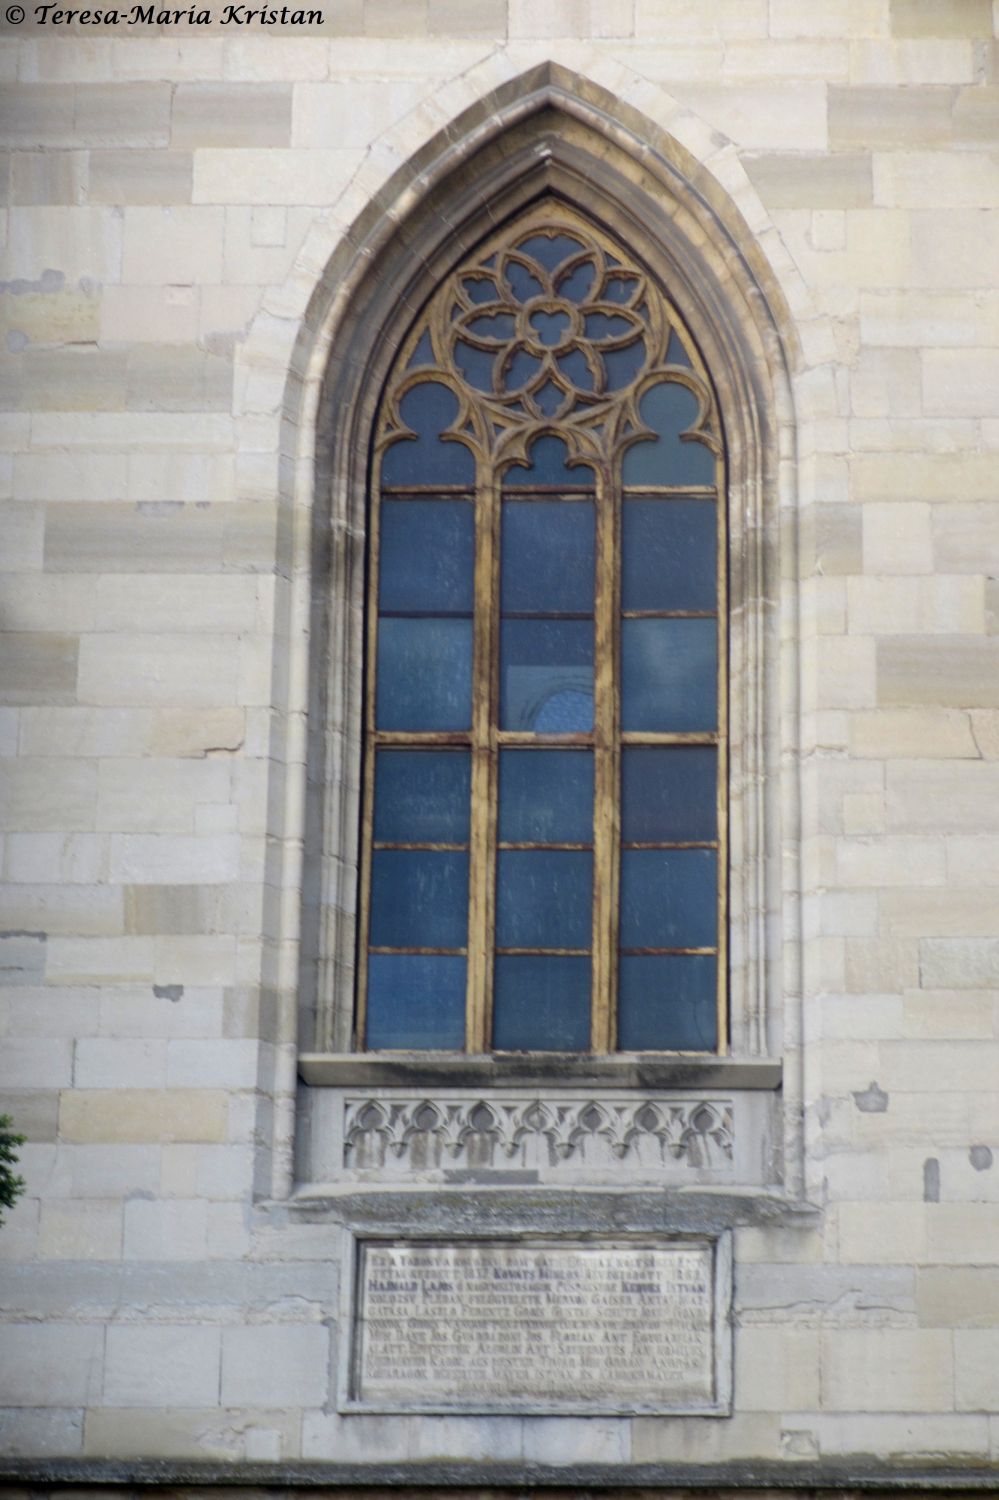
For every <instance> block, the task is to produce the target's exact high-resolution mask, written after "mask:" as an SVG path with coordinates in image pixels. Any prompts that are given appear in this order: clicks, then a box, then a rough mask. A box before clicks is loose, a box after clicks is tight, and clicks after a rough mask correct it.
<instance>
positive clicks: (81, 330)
mask: <svg viewBox="0 0 999 1500" xmlns="http://www.w3.org/2000/svg"><path fill="white" fill-rule="evenodd" d="M99 312H101V305H99V302H98V299H96V297H95V296H93V293H92V291H51V293H49V291H42V293H24V291H20V293H13V294H10V293H3V294H0V336H3V341H5V344H6V347H7V348H12V350H15V348H24V345H26V344H92V342H95V339H96V336H98V323H99Z"/></svg>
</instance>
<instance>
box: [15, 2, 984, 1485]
mask: <svg viewBox="0 0 999 1500" xmlns="http://www.w3.org/2000/svg"><path fill="white" fill-rule="evenodd" d="M221 15H222V7H221V6H218V5H216V6H215V14H214V17H213V19H212V21H211V24H207V25H203V26H201V25H193V24H191V23H190V22H189V21H187V20H184V19H181V20H179V21H177V22H174V23H172V24H169V25H167V24H159V25H157V24H155V23H153V24H146V23H138V24H128V22H127V21H126V20H122V21H120V22H119V24H117V25H104V24H101V25H96V24H93V25H91V24H80V23H79V22H78V21H77V22H72V23H64V24H57V23H56V22H54V21H53V20H51V19H47V20H45V21H44V22H41V21H40V20H39V19H38V17H37V16H36V15H33V14H32V13H31V12H30V10H29V15H28V17H27V19H26V20H25V21H24V22H23V23H22V24H18V25H14V24H11V23H10V22H9V21H8V22H7V23H6V25H5V27H4V29H3V32H2V41H0V77H2V80H3V83H2V92H0V126H2V134H3V142H2V146H3V151H4V155H3V156H2V158H0V170H2V178H3V184H4V189H5V194H6V203H7V207H6V209H5V211H4V214H3V219H2V232H3V236H4V238H3V266H4V269H3V273H2V286H0V318H2V323H3V334H4V339H3V345H2V353H0V370H2V374H0V383H2V400H3V408H4V411H3V415H2V417H0V426H2V434H3V440H4V441H3V448H4V452H5V457H4V458H3V459H2V461H0V464H2V466H0V483H2V485H3V487H4V501H5V503H4V533H5V536H4V545H3V572H4V578H3V584H2V596H3V598H2V609H3V618H4V623H5V629H6V632H7V633H6V635H5V637H4V640H3V646H2V658H0V662H2V664H0V691H2V703H3V704H4V705H5V706H4V707H3V708H2V709H0V753H2V756H3V768H2V769H3V776H2V785H3V791H2V821H0V828H2V841H3V843H2V857H3V875H4V886H3V890H2V892H0V901H2V908H3V911H2V923H0V926H2V933H0V965H2V988H0V1039H2V1047H0V1090H2V1099H0V1109H6V1110H8V1111H10V1112H11V1113H12V1114H13V1115H14V1118H15V1122H16V1124H17V1126H18V1127H19V1128H20V1129H21V1130H23V1131H24V1132H25V1133H26V1134H27V1136H28V1137H29V1144H28V1145H27V1146H26V1147H25V1148H24V1151H23V1153H22V1157H23V1171H24V1173H25V1176H26V1178H27V1181H28V1191H27V1194H26V1195H25V1197H24V1199H23V1200H22V1201H21V1202H20V1203H19V1205H18V1206H17V1208H16V1210H15V1211H14V1212H13V1213H11V1215H10V1217H9V1222H8V1223H7V1224H6V1225H5V1226H4V1227H3V1229H2V1230H0V1260H2V1262H3V1266H2V1281H3V1287H4V1293H3V1296H2V1298H0V1301H2V1305H3V1308H4V1312H3V1320H4V1321H3V1323H2V1326H0V1407H2V1408H3V1411H2V1414H0V1448H2V1449H3V1450H4V1451H5V1452H8V1453H11V1454H19V1455H25V1456H28V1457H38V1456H44V1455H60V1456H67V1457H74V1456H75V1457H103V1456H109V1455H110V1456H125V1457H127V1456H134V1457H184V1458H191V1457H200V1458H221V1459H232V1460H240V1459H295V1458H300V1457H301V1458H306V1459H343V1460H347V1459H351V1460H353V1459H374V1458H380V1459H407V1458H409V1459H420V1458H426V1457H431V1456H435V1457H445V1458H455V1459H463V1458H472V1459H488V1458H494V1459H509V1460H521V1461H526V1460H531V1461H534V1460H537V1461H541V1462H549V1463H561V1462H568V1461H570V1460H579V1459H583V1460H593V1461H601V1462H608V1463H616V1464H626V1463H628V1462H631V1461H634V1462H643V1461H655V1460H664V1461H665V1460H667V1459H670V1460H676V1459H683V1460H688V1461H709V1460H726V1459H732V1460H736V1459H753V1460H757V1459H771V1460H775V1461H780V1460H784V1461H787V1462H788V1463H791V1462H800V1461H805V1460H809V1459H824V1458H828V1457H835V1456H837V1455H844V1454H864V1455H869V1456H874V1457H880V1458H885V1459H893V1460H894V1459H897V1458H899V1457H900V1456H901V1457H906V1456H908V1457H912V1456H915V1455H927V1454H932V1455H944V1456H947V1457H950V1458H953V1459H960V1460H965V1459H968V1458H969V1457H970V1458H973V1459H974V1460H976V1461H978V1462H983V1461H986V1460H988V1459H990V1458H992V1459H999V1418H996V1417H995V1416H994V1415H992V1414H993V1413H994V1412H995V1411H996V1410H997V1407H999V1164H997V1163H996V1162H995V1160H994V1157H995V1156H997V1155H999V1088H997V1079H999V1041H997V1023H999V1003H997V994H999V637H997V635H996V633H995V632H996V631H997V629H999V626H997V610H999V585H997V583H996V575H997V574H999V493H997V490H999V155H997V148H999V44H997V42H996V40H995V36H996V23H997V21H999V6H993V5H992V4H990V3H989V0H807V3H805V0H696V3H693V0H330V3H328V4H327V5H326V6H325V9H324V10H323V12H322V16H323V19H322V21H321V23H320V22H318V21H316V20H313V21H312V22H309V23H307V24H302V25H294V24H286V25H274V26H272V25H267V26H261V25H260V24H258V23H254V22H247V23H246V24H243V25H239V24H227V25H224V24H222V23H221ZM549 62H551V63H554V64H557V65H558V66H559V67H560V68H561V69H563V70H565V73H566V75H571V76H572V77H574V78H576V79H578V80H582V82H581V84H580V87H581V88H585V87H589V86H590V85H592V86H594V87H596V88H599V89H600V90H603V91H605V92H606V94H607V95H608V96H613V97H614V98H615V99H617V100H619V101H620V102H621V106H622V108H627V109H629V110H631V111H634V112H638V113H639V114H640V115H641V116H642V117H643V118H645V119H647V120H648V122H649V131H650V138H651V136H652V135H653V134H654V133H655V132H656V131H658V132H664V133H665V134H666V135H668V136H669V137H670V138H671V139H673V140H675V141H677V142H679V143H680V145H681V146H682V148H683V151H685V152H686V153H688V154H689V158H690V160H691V161H693V162H695V163H696V164H698V169H699V170H700V171H702V172H703V173H704V174H705V180H710V181H712V182H714V183H715V184H716V185H717V191H718V194H719V195H720V196H723V197H724V198H725V199H726V201H727V202H729V203H730V204H731V205H732V206H733V210H732V211H733V212H734V213H737V214H738V215H740V216H741V219H742V221H743V222H744V224H745V226H746V230H747V236H748V237H749V238H748V239H747V244H748V243H749V240H750V239H751V240H752V243H753V245H754V247H755V248H754V250H753V254H754V256H755V257H756V258H757V260H758V262H759V266H760V267H761V268H762V269H761V275H763V276H764V277H766V278H769V283H770V284H771V285H772V287H773V289H774V304H775V307H776V305H777V303H778V301H779V302H780V303H781V309H780V310H779V313H778V317H779V321H780V324H781V334H782V338H783V342H784V348H785V351H786V359H787V370H788V385H789V390H790V393H791V401H792V404H793V418H794V432H795V439H794V446H793V448H792V447H790V446H788V447H787V449H786V451H783V452H782V453H781V454H780V459H781V472H782V475H783V476H784V480H785V481H786V483H785V488H784V491H783V493H782V500H781V514H782V519H783V523H784V524H783V537H782V545H781V567H782V569H783V572H784V576H785V580H786V581H787V583H788V584H789V587H788V589H787V591H786V596H785V597H784V602H783V603H782V604H780V606H779V610H780V613H779V619H780V631H781V636H782V639H783V642H784V645H785V647H786V650H787V662H786V666H785V669H784V675H783V683H782V686H783V706H782V710H781V713H782V723H783V724H784V726H785V728H786V729H787V734H786V736H785V738H784V741H783V754H782V756H781V757H780V758H779V762H778V763H777V764H775V765H773V766H772V767H771V768H770V775H771V780H772V784H773V788H774V797H775V798H776V801H775V803H774V805H775V807H776V808H777V809H778V810H780V809H783V812H782V817H783V825H782V839H783V843H784V847H785V850H786V852H787V857H788V873H787V875H786V882H785V893H784V902H783V910H782V913H781V920H780V928H779V931H780V939H781V943H782V945H783V947H782V951H781V952H779V953H778V954H777V956H776V959H775V961H776V962H778V964H779V968H780V975H781V978H780V981H779V983H778V986H777V988H778V991H781V992H783V993H784V994H785V995H786V997H787V998H788V1000H789V1001H794V1002H795V1005H794V1006H792V1007H790V1008H789V1009H788V1012H787V1014H788V1017H789V1018H794V1019H793V1020H789V1022H788V1024H787V1026H786V1027H785V1029H784V1033H783V1037H782V1039H781V1040H782V1047H783V1056H784V1059H785V1067H786V1072H785V1080H786V1082H785V1094H786V1098H787V1101H788V1102H787V1117H788V1140H789V1142H790V1143H791V1147H790V1148H789V1153H788V1160H787V1168H786V1182H787V1191H788V1194H789V1196H790V1197H792V1198H793V1199H794V1200H795V1202H799V1203H801V1202H804V1203H807V1204H810V1205H812V1207H813V1208H814V1210H815V1212H814V1213H813V1214H812V1215H811V1216H810V1217H807V1216H806V1218H804V1219H803V1220H801V1219H799V1221H798V1222H796V1223H794V1224H787V1225H784V1226H777V1227H772V1228H767V1227H766V1226H761V1225H751V1224H750V1225H744V1226H743V1227H740V1228H738V1229H737V1230H736V1232H735V1267H736V1272H735V1275H736V1282H735V1318H736V1328H735V1414H734V1415H733V1416H732V1417H731V1418H724V1419H705V1418H662V1417H640V1418H634V1419H629V1418H626V1417H614V1418H601V1419H570V1418H554V1417H553V1418H532V1417H511V1416H507V1417H495V1418H488V1419H485V1420H483V1419H476V1418H470V1417H448V1418H429V1417H413V1416H386V1417H374V1416H339V1415H337V1413H336V1400H335V1374H334V1372H335V1369H336V1355H337V1347H338V1339H339V1337H340V1336H341V1334H342V1330H340V1328H339V1326H338V1325H339V1318H340V1311H339V1309H340V1302H339V1255H340V1252H341V1239H340V1234H339V1230H338V1228H337V1227H336V1226H335V1225H331V1224H330V1223H329V1222H326V1221H324V1220H323V1218H322V1215H321V1214H317V1213H315V1212H314V1211H312V1210H310V1209H308V1208H302V1207H301V1206H300V1204H301V1190H302V1189H303V1187H304V1186H307V1184H303V1183H302V1181H301V1176H302V1172H301V1164H300V1165H299V1168H298V1170H297V1171H296V1167H295V1161H294V1153H293V1135H294V1117H295V1109H296V1087H295V1050H296V1032H295V1004H294V998H295V989H296V983H297V968H296V961H297V960H296V937H297V932H298V927H297V921H298V917H297V907H296V900H297V892H298V890H299V887H300V883H301V858H300V855H301V816H300V809H301V804H302V799H303V786H304V774H303V771H302V767H303V764H304V757H305V744H306V735H305V720H306V712H305V711H306V707H307V702H308V689H307V676H308V658H307V627H308V611H307V607H305V606H303V603H302V601H303V598H305V599H306V600H307V574H308V568H309V561H310V558H309V529H308V524H307V516H308V513H309V508H310V504H311V500H312V486H313V475H314V464H313V452H314V446H315V445H314V440H313V436H312V434H313V430H314V427H315V401H316V393H317V392H318V389H319V379H320V375H321V371H322V368H323V359H324V348H323V342H322V339H323V335H322V334H321V332H319V333H317V332H316V329H318V328H319V326H320V325H319V322H317V320H316V318H315V306H316V300H315V299H316V297H317V295H318V294H317V288H320V287H321V286H322V284H323V277H324V273H325V271H326V268H327V267H328V266H330V265H331V264H336V263H337V262H336V260H335V258H336V256H337V255H338V254H341V255H342V254H344V253H345V247H346V249H347V250H349V249H350V247H351V245H352V244H355V243H360V239H361V235H360V231H359V230H358V228H357V225H358V224H359V223H361V224H363V223H366V222H368V220H366V219H365V217H364V216H365V215H371V214H374V213H376V212H377V208H378V203H379V195H380V194H382V193H383V192H384V190H385V186H386V184H387V183H388V182H389V181H390V180H391V179H392V175H393V173H396V172H397V171H399V169H400V168H402V167H403V166H404V164H405V163H406V162H407V161H408V160H409V159H410V158H411V157H412V156H413V155H414V154H415V153H417V152H419V151H421V150H424V149H426V148H427V146H428V143H432V142H433V141H435V140H437V139H442V138H444V136H443V135H442V133H445V132H446V131H447V128H448V127H449V125H450V124H451V123H452V122H453V121H455V120H456V119H458V118H459V117H460V116H462V114H463V112H464V111H468V110H472V111H475V110H476V109H480V110H481V111H482V112H483V114H485V115H488V113H489V110H490V108H492V107H493V106H492V105H491V104H490V102H489V101H491V100H492V99H494V97H495V96H496V91H497V90H499V89H501V88H504V87H509V86H510V85H511V82H512V80H515V79H517V78H518V77H519V76H521V75H525V74H527V73H528V72H530V70H532V69H536V68H537V67H538V66H539V65H543V64H547V63H549ZM483 101H485V104H483ZM413 191H414V192H415V191H417V189H414V190H413ZM372 204H374V205H375V207H374V209H373V208H372ZM333 280H334V284H333V285H331V286H330V287H328V288H327V292H326V293H325V294H324V295H325V296H326V298H327V302H328V303H330V304H331V305H332V304H335V301H336V295H337V291H336V285H335V278H334V279H333ZM310 328H311V329H312V332H311V333H310ZM310 403H311V404H310ZM788 430H790V428H788ZM303 580H306V583H304V584H303ZM792 584H796V585H797V589H796V590H795V589H794V588H793V587H791V586H790V585H792ZM303 589H304V593H303ZM799 819H800V821H799ZM798 1002H800V1004H799V1003H798ZM305 1045H309V1043H308V1041H306V1043H305ZM795 1143H797V1144H795ZM296 1185H297V1189H298V1191H299V1197H298V1198H296V1197H295V1196H294V1194H295V1190H296ZM667 1227H668V1226H667Z"/></svg>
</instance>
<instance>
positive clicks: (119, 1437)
mask: <svg viewBox="0 0 999 1500" xmlns="http://www.w3.org/2000/svg"><path fill="white" fill-rule="evenodd" d="M164 1331H169V1330H164ZM300 1425H301V1416H300V1413H298V1412H296V1411H286V1410H282V1411H280V1412H278V1411H274V1410H271V1411H261V1410H257V1411H251V1412H246V1413H240V1414H239V1415H237V1416H235V1418H234V1414H233V1413H232V1412H231V1411H220V1410H219V1409H218V1408H217V1407H213V1408H211V1409H210V1410H207V1411H193V1410H191V1409H190V1408H187V1409H185V1408H184V1407H183V1406H182V1407H179V1408H177V1407H167V1408H164V1407H159V1408H158V1409H157V1408H150V1407H146V1408H136V1407H104V1408H101V1407H91V1408H90V1410H89V1411H88V1412H87V1422H86V1429H85V1451H86V1452H87V1453H88V1454H92V1455H94V1456H95V1457H99V1458H107V1457H108V1456H113V1457H115V1458H143V1459H148V1458H173V1459H181V1460H184V1459H187V1458H189V1457H190V1455H191V1454H192V1453H198V1454H200V1455H201V1456H202V1457H204V1458H206V1459H208V1458H214V1459H221V1460H224V1461H225V1462H229V1463H231V1462H232V1460H233V1458H240V1457H244V1456H245V1457H247V1458H249V1457H251V1456H254V1455H251V1453H250V1452H249V1451H247V1449H249V1447H250V1445H251V1442H252V1435H253V1432H254V1430H255V1429H256V1428H258V1427H259V1428H261V1429H263V1430H265V1431H277V1432H279V1433H280V1434H281V1435H282V1441H283V1446H282V1448H281V1450H280V1452H279V1454H277V1455H268V1456H277V1457H286V1456H288V1455H290V1454H294V1453H296V1452H297V1451H298V1429H299V1427H300ZM32 1451H37V1450H32Z"/></svg>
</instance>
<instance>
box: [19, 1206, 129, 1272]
mask: <svg viewBox="0 0 999 1500" xmlns="http://www.w3.org/2000/svg"><path fill="white" fill-rule="evenodd" d="M121 1234H122V1204H121V1200H120V1199H117V1200H115V1199H109V1200H106V1201H102V1200H101V1199H99V1198H92V1199H88V1200H86V1201H84V1202H80V1203H65V1202H62V1203H61V1202H59V1201H58V1199H56V1200H53V1201H50V1202H48V1203H43V1204H42V1208H41V1220H40V1224H39V1231H38V1255H39V1258H40V1259H41V1260H120V1258H121Z"/></svg>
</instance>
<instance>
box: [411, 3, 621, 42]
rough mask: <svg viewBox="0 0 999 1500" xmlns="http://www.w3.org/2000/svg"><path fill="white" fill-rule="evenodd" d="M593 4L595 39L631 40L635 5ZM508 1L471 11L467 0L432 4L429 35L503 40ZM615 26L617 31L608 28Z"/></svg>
mask: <svg viewBox="0 0 999 1500" xmlns="http://www.w3.org/2000/svg"><path fill="white" fill-rule="evenodd" d="M604 9H605V8H604V7H602V6H599V5H598V6H595V5H594V4H593V0H590V12H591V26H592V28H593V35H594V36H619V35H624V36H629V35H630V34H631V25H632V17H633V14H634V5H633V3H632V0H614V3H613V4H611V5H609V6H607V7H606V11H607V18H606V20H605V19H604ZM506 25H507V0H482V4H481V5H476V6H473V7H472V8H471V10H470V9H469V7H468V6H467V5H466V4H465V3H464V0H428V4H427V31H428V32H429V34H430V35H431V36H441V37H454V36H481V37H490V38H494V37H501V36H504V35H505V34H506ZM609 26H614V28H615V29H614V30H608V29H607V27H609Z"/></svg>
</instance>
